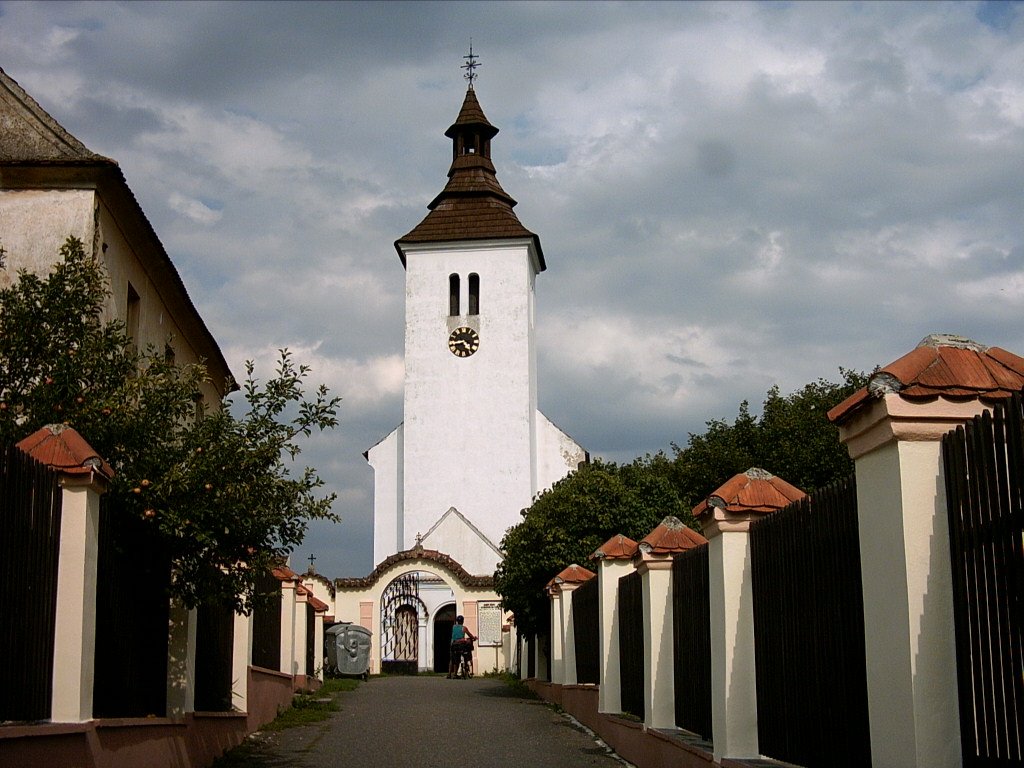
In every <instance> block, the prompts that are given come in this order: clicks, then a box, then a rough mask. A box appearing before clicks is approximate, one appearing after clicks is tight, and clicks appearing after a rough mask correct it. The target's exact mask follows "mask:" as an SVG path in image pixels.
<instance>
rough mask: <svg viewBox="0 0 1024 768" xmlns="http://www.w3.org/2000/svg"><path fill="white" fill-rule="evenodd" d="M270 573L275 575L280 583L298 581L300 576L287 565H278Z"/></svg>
mask: <svg viewBox="0 0 1024 768" xmlns="http://www.w3.org/2000/svg"><path fill="white" fill-rule="evenodd" d="M270 572H271V573H272V574H274V578H276V579H278V580H279V581H292V580H293V579H298V578H299V574H297V573H296V572H295V571H293V570H292V569H291V568H289V567H288V566H287V565H278V566H275V567H274V568H271V569H270Z"/></svg>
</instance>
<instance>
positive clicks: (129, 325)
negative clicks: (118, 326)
mask: <svg viewBox="0 0 1024 768" xmlns="http://www.w3.org/2000/svg"><path fill="white" fill-rule="evenodd" d="M141 311H142V301H141V300H140V299H139V294H138V292H137V291H136V290H135V287H134V286H133V285H132V284H131V283H128V306H126V307H125V314H124V329H125V332H126V333H127V334H128V338H130V339H131V341H132V344H134V345H135V348H136V349H138V346H139V316H140V314H141Z"/></svg>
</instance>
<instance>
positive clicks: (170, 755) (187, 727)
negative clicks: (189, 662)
mask: <svg viewBox="0 0 1024 768" xmlns="http://www.w3.org/2000/svg"><path fill="white" fill-rule="evenodd" d="M293 694H294V680H293V678H292V676H291V675H286V674H282V673H281V672H275V671H273V670H267V669H259V668H253V667H250V668H249V698H248V702H249V711H248V712H190V713H188V714H186V715H185V716H184V717H181V718H167V717H138V718H135V717H132V718H106V719H101V720H90V721H87V722H84V723H52V724H51V723H42V724H39V725H11V726H4V727H2V728H0V768H26V766H44V765H45V766H46V767H47V768H80V767H81V766H83V765H88V766H94V767H95V768H139V766H143V765H144V766H146V767H147V768H189V766H205V765H209V764H210V763H212V762H213V761H214V759H215V758H217V757H218V756H219V755H221V754H223V753H224V752H225V751H227V750H228V749H231V748H232V747H235V746H237V745H238V744H240V743H241V741H242V739H244V738H245V737H246V735H247V734H249V733H252V732H253V731H255V730H258V729H259V728H260V727H261V726H262V725H265V724H266V723H268V722H270V721H271V720H273V719H274V718H275V717H277V715H278V712H280V711H281V710H283V709H285V708H286V707H288V706H289V705H290V704H291V701H292V696H293Z"/></svg>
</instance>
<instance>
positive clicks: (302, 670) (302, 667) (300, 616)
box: [292, 585, 309, 685]
mask: <svg viewBox="0 0 1024 768" xmlns="http://www.w3.org/2000/svg"><path fill="white" fill-rule="evenodd" d="M294 594H295V641H294V644H293V647H292V670H293V671H292V674H293V675H298V676H301V677H303V678H305V676H306V648H307V647H308V646H307V643H308V642H309V638H308V637H307V636H306V635H307V634H308V632H307V625H306V611H307V606H308V605H309V592H308V591H307V590H306V588H305V587H303V586H301V585H296V589H295V592H294ZM304 685H308V683H305V684H304Z"/></svg>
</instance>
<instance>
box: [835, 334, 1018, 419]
mask: <svg viewBox="0 0 1024 768" xmlns="http://www.w3.org/2000/svg"><path fill="white" fill-rule="evenodd" d="M1022 388H1024V358H1021V357H1018V356H1017V355H1014V354H1012V353H1011V352H1007V351H1006V350H1005V349H1000V348H999V347H986V346H985V345H983V344H978V343H977V342H974V341H971V340H970V339H965V338H962V337H960V336H951V335H947V334H933V335H931V336H927V337H925V338H924V339H923V340H922V341H921V343H920V344H918V345H917V347H916V348H915V349H914V350H913V351H911V352H909V353H908V354H906V355H904V356H903V357H901V358H899V359H898V360H895V361H893V362H891V363H889V364H888V365H887V366H885V367H884V368H881V369H879V370H878V371H875V373H873V374H871V377H870V379H868V384H867V386H865V387H862V388H861V389H859V390H857V391H856V392H854V393H853V394H852V395H850V396H849V397H848V398H846V399H845V400H844V401H843V402H841V403H839V405H837V406H836V407H835V408H833V409H832V410H830V411H829V412H828V417H829V419H830V420H831V421H833V422H834V423H837V424H842V423H843V422H845V421H848V420H849V419H851V418H852V417H853V416H854V415H855V414H857V413H858V412H859V411H861V410H862V409H863V408H866V407H867V406H868V405H870V403H871V402H872V401H874V400H876V399H878V398H880V397H882V396H884V395H887V394H893V393H895V394H898V395H899V396H900V397H901V398H903V399H905V400H913V401H928V400H934V399H936V398H940V397H941V398H945V399H947V400H974V399H980V400H982V401H984V402H995V401H998V400H1003V399H1005V398H1007V397H1009V396H1010V395H1011V394H1013V393H1014V392H1020V391H1021V389H1022Z"/></svg>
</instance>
